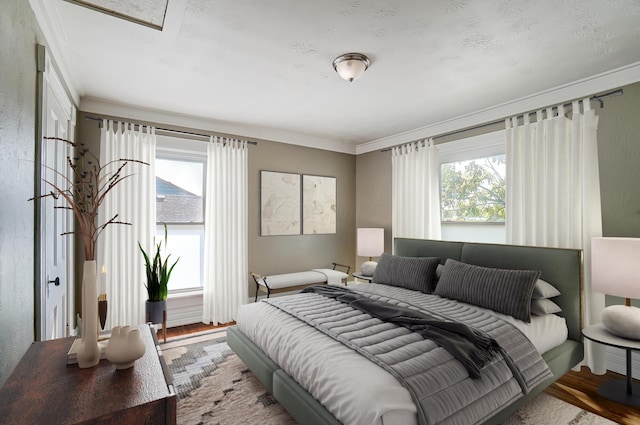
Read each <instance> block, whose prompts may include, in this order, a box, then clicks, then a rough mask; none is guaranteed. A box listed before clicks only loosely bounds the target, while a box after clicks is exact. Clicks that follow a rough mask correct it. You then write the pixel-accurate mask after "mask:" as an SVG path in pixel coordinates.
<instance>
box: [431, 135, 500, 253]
mask: <svg viewBox="0 0 640 425" xmlns="http://www.w3.org/2000/svg"><path fill="white" fill-rule="evenodd" d="M505 149H506V148H505V136H504V131H497V132H494V133H488V134H484V135H481V136H475V137H469V138H466V139H461V140H457V141H454V142H449V143H443V144H441V145H438V153H439V157H440V214H441V224H442V239H444V240H456V241H467V242H493V243H504V242H505V227H504V219H505V195H506V161H505Z"/></svg>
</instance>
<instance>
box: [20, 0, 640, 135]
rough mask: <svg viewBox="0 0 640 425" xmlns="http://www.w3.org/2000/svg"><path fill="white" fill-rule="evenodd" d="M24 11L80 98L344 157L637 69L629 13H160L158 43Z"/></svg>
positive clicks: (533, 9) (215, 4) (198, 6)
mask: <svg viewBox="0 0 640 425" xmlns="http://www.w3.org/2000/svg"><path fill="white" fill-rule="evenodd" d="M34 1H35V2H36V3H38V4H39V7H40V8H41V9H42V11H43V13H44V14H45V16H47V19H48V20H49V21H50V24H51V26H52V28H53V29H54V34H55V38H56V39H57V40H58V42H59V44H60V46H61V49H60V52H61V55H62V57H59V58H56V59H57V60H58V61H59V62H61V63H62V64H63V65H64V66H65V67H66V69H67V70H68V73H69V76H70V78H71V79H72V85H73V86H74V87H75V88H76V89H77V91H78V92H79V94H80V95H81V96H82V97H83V98H97V99H103V100H106V101H110V102H117V103H124V104H129V105H134V106H138V107H142V108H152V109H154V110H161V111H168V112H175V113H180V114H186V115H189V116H196V117H204V118H208V119H212V120H217V121H221V122H225V123H237V124H245V125H251V126H258V127H266V128H271V129H278V130H282V131H287V132H292V133H298V134H301V135H309V136H314V137H317V138H323V139H328V140H333V141H343V142H348V143H353V144H359V143H364V142H369V141H372V140H377V139H381V138H384V137H388V136H392V135H396V134H399V133H402V132H406V131H410V130H413V129H416V128H420V127H424V126H428V125H431V124H434V123H438V122H442V121H445V120H448V119H452V118H455V117H459V116H462V115H465V114H469V113H472V112H474V111H478V110H482V109H485V108H488V107H492V106H494V105H499V104H502V103H504V102H507V101H511V100H513V99H517V98H521V97H524V96H528V95H531V94H535V93H540V92H542V91H545V90H548V89H550V88H554V87H558V86H562V85H565V84H568V83H570V82H573V81H576V80H580V79H583V78H586V77H589V76H593V75H596V74H599V73H603V72H605V71H609V70H612V69H615V68H619V67H622V66H625V65H629V64H633V63H636V62H639V61H640V43H639V42H638V40H640V25H639V24H638V22H640V1H638V0H535V1H531V0H526V1H524V0H482V1H480V0H476V1H472V0H449V1H444V0H438V1H436V0H430V1H425V0H419V1H400V0H398V1H388V0H379V1H376V0H371V1H365V0H360V1H357V0H350V1H345V0H323V1H311V0H310V1H294V0H289V1H286V0H268V1H267V0H237V1H210V0H169V4H168V9H167V13H166V17H165V21H164V29H163V30H162V31H157V30H154V29H151V28H148V27H144V26H142V25H137V24H135V23H132V22H128V21H125V20H122V19H118V18H116V17H113V16H109V15H106V14H102V13H99V12H96V11H94V10H90V9H87V8H84V7H79V6H78V5H75V4H72V3H69V2H66V1H63V0H32V3H33V2H34ZM110 3H122V4H128V3H130V2H129V1H125V0H121V1H115V0H111V1H110ZM141 4H152V2H145V3H141ZM352 51H354V52H360V53H364V54H366V55H367V56H369V58H370V59H371V66H370V68H369V69H368V70H367V72H366V73H365V74H364V75H363V76H362V77H361V78H360V79H359V80H357V81H355V82H353V83H348V82H346V81H343V80H341V79H340V78H339V77H338V75H337V74H336V73H335V71H334V70H333V68H332V61H333V59H334V58H335V57H336V56H338V55H340V54H342V53H346V52H352ZM81 106H82V105H81Z"/></svg>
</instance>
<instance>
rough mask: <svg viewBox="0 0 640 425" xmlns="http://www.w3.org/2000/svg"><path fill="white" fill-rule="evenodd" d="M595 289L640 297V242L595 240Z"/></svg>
mask: <svg viewBox="0 0 640 425" xmlns="http://www.w3.org/2000/svg"><path fill="white" fill-rule="evenodd" d="M591 289H592V290H593V291H595V292H600V293H603V294H608V295H615V296H618V297H622V298H640V239H638V238H593V239H591Z"/></svg>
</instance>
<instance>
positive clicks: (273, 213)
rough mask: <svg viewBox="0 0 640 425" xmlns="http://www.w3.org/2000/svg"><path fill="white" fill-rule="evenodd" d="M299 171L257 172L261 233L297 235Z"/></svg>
mask: <svg viewBox="0 0 640 425" xmlns="http://www.w3.org/2000/svg"><path fill="white" fill-rule="evenodd" d="M300 194H301V186H300V174H294V173H280V172H275V171H261V172H260V235H261V236H277V235H299V234H300V227H301V226H300V216H301V214H300V205H301V199H300Z"/></svg>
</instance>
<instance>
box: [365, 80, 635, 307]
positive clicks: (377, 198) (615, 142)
mask: <svg viewBox="0 0 640 425" xmlns="http://www.w3.org/2000/svg"><path fill="white" fill-rule="evenodd" d="M623 91H624V94H623V95H622V96H614V97H609V98H606V99H604V102H605V106H604V108H602V109H600V108H598V106H597V104H596V103H594V104H593V107H594V108H596V113H597V115H598V116H599V122H598V158H599V163H600V192H601V197H602V232H603V235H604V236H626V237H640V190H639V189H638V182H640V120H639V119H638V116H640V83H635V84H631V85H628V86H625V87H623ZM499 128H500V127H499V125H498V126H491V127H486V128H483V129H481V130H476V131H474V132H466V133H460V134H458V135H456V136H450V137H447V138H442V139H438V140H437V143H444V142H446V141H449V140H456V139H461V138H464V137H469V136H471V135H476V134H480V133H487V132H491V131H495V130H498V129H499ZM502 128H504V127H502ZM356 164H357V168H356V193H357V212H356V226H357V227H365V226H369V225H374V224H375V225H376V226H379V227H384V228H385V238H387V239H388V238H389V237H390V233H391V152H370V153H367V154H364V155H359V156H358V157H357V160H356ZM385 249H386V250H390V249H391V242H390V241H389V240H385ZM358 261H359V263H360V262H362V261H363V259H362V258H359V259H358ZM607 302H608V303H619V300H617V299H615V298H612V297H607ZM634 303H636V305H640V303H638V301H634Z"/></svg>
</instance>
